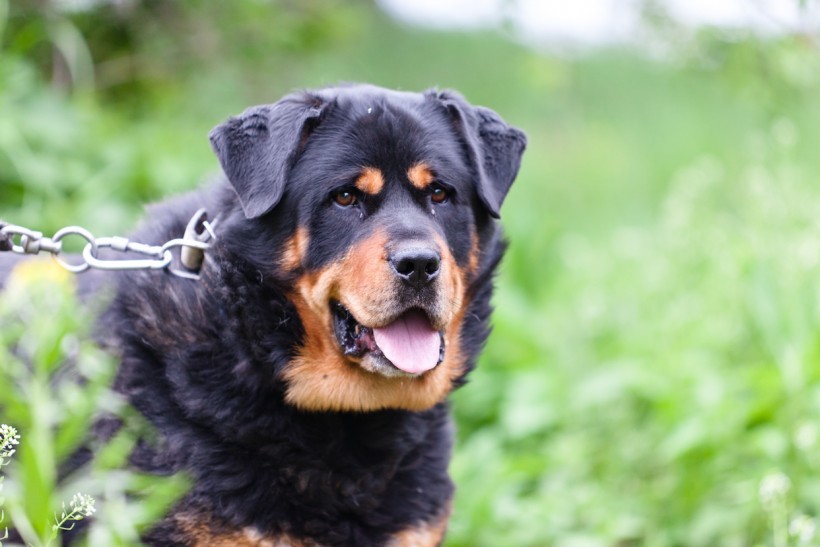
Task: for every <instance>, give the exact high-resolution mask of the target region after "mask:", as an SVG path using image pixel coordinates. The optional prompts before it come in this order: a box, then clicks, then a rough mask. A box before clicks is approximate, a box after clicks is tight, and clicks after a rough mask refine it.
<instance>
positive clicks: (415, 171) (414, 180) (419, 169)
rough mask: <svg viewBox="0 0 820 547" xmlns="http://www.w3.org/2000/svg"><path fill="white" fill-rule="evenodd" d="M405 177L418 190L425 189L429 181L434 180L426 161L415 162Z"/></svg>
mask: <svg viewBox="0 0 820 547" xmlns="http://www.w3.org/2000/svg"><path fill="white" fill-rule="evenodd" d="M407 178H408V179H409V180H410V184H412V185H413V186H415V187H416V188H418V189H419V190H426V189H427V187H428V186H430V183H431V182H433V181H434V180H436V177H435V176H434V175H433V172H432V171H431V170H430V168H429V167H428V166H427V164H426V163H417V164H416V165H414V166H413V167H411V168H410V169H408V170H407Z"/></svg>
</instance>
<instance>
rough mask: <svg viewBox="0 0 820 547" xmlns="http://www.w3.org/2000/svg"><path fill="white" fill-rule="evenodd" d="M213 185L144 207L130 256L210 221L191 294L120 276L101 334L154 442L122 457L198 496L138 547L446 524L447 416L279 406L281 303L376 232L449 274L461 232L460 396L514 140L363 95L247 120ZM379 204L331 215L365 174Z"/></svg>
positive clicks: (297, 98) (455, 102)
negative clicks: (305, 278) (417, 245)
mask: <svg viewBox="0 0 820 547" xmlns="http://www.w3.org/2000/svg"><path fill="white" fill-rule="evenodd" d="M211 140H212V143H213V146H214V149H215V152H216V154H217V156H218V157H219V160H220V163H221V164H222V167H223V169H224V171H225V173H226V175H227V181H229V182H230V184H227V183H226V182H224V181H219V182H217V183H215V184H214V185H213V186H212V187H210V188H208V189H206V190H204V191H200V192H197V193H194V194H190V195H186V196H183V197H181V198H177V199H175V200H171V201H169V202H166V203H163V204H161V205H159V206H155V207H154V208H153V209H152V210H151V211H150V215H149V219H148V220H147V221H146V223H145V224H144V225H143V227H141V228H140V229H139V230H138V233H137V234H136V235H135V236H134V239H135V240H140V241H146V242H153V243H161V242H164V241H166V240H168V239H170V238H173V237H178V236H179V235H180V234H181V233H182V231H183V230H184V227H185V223H186V221H187V220H188V218H190V216H191V215H192V214H193V212H194V211H195V210H196V209H198V208H200V207H205V208H206V209H207V211H208V213H209V216H210V217H211V218H214V217H217V216H218V217H219V221H218V225H217V234H218V239H217V241H216V243H215V245H214V247H213V248H212V250H210V251H209V252H208V254H207V258H206V261H205V264H204V266H203V270H202V280H201V281H198V282H196V281H189V280H184V279H179V278H175V277H172V276H169V275H159V274H157V273H155V272H133V273H129V274H125V275H123V278H122V280H121V282H120V283H119V288H118V291H117V295H116V298H115V300H114V302H113V304H112V305H111V307H110V309H109V310H108V311H107V313H106V314H105V316H104V318H103V324H104V325H105V329H104V330H105V332H108V333H112V334H111V335H109V337H108V339H107V340H106V342H107V344H108V345H109V346H110V347H111V348H112V349H113V350H114V351H116V352H118V353H119V355H120V357H121V363H122V364H121V368H120V371H119V375H118V377H117V381H116V388H117V389H118V390H119V391H121V392H122V393H124V394H126V395H127V396H128V398H129V399H130V401H131V402H132V404H133V405H134V406H135V407H136V408H137V409H138V410H139V411H140V412H141V413H142V414H144V415H145V416H146V417H147V418H148V419H149V420H150V421H151V422H152V423H153V424H154V425H155V426H156V428H157V429H158V431H159V433H160V438H161V440H160V442H159V443H158V444H156V445H153V446H150V445H148V444H147V443H143V444H142V445H141V446H140V449H139V450H138V451H137V452H136V453H135V454H134V455H133V461H134V462H135V464H137V465H138V466H139V467H142V468H144V469H147V470H150V471H151V472H155V473H172V472H176V471H185V472H187V473H189V474H190V475H191V476H192V478H193V480H194V486H193V489H192V490H191V492H190V493H189V494H188V495H187V496H186V497H185V499H184V500H182V501H181V502H180V504H178V506H177V507H176V508H175V509H174V513H173V514H172V515H170V516H169V517H168V518H167V519H166V520H165V521H163V522H162V523H160V524H159V525H158V526H157V527H155V528H154V529H153V530H152V531H150V532H149V533H148V534H147V536H146V538H145V541H146V542H147V543H149V544H152V545H189V544H192V542H193V540H192V539H190V535H189V534H188V532H186V531H185V530H184V529H182V528H181V527H180V525H179V522H178V520H175V518H174V515H180V514H197V515H203V516H205V517H204V518H207V519H208V526H209V527H210V528H211V529H212V530H220V529H224V530H239V529H243V528H246V527H253V528H254V529H256V530H257V531H258V532H259V533H261V534H263V535H270V536H277V535H282V534H287V535H288V536H289V537H293V538H298V539H300V540H304V541H308V542H315V543H318V544H320V545H357V546H367V545H384V544H386V543H387V542H388V541H389V539H390V538H391V537H392V536H393V535H394V534H396V533H398V532H400V531H402V530H406V529H408V528H412V527H414V526H418V525H421V524H424V523H429V522H433V521H434V520H435V519H437V518H441V516H442V515H443V514H444V513H446V511H447V504H448V503H449V500H450V498H451V496H452V492H453V485H452V484H451V481H450V479H449V478H448V475H447V465H448V461H449V457H450V450H451V444H452V426H451V424H450V418H449V412H448V409H447V404H446V402H444V401H441V402H439V403H438V404H436V405H435V406H433V407H432V408H429V409H428V410H424V411H419V412H413V411H407V410H400V409H390V408H387V409H383V410H378V411H373V412H309V411H302V410H299V409H297V408H295V407H294V406H291V405H289V404H287V403H286V402H285V401H284V395H285V392H286V389H287V385H286V384H285V383H284V382H283V381H282V379H281V374H282V373H283V372H284V371H285V370H287V368H288V367H289V366H290V365H291V362H292V360H293V358H294V356H295V355H296V353H297V352H298V351H299V348H300V346H301V345H302V344H303V343H304V337H305V330H304V326H303V325H302V323H301V322H300V319H299V315H298V314H297V313H296V310H295V309H294V304H293V302H292V301H291V299H290V298H289V294H291V292H292V290H293V283H294V281H295V279H296V278H297V277H298V276H299V275H301V274H303V273H304V272H310V271H312V270H315V269H318V268H321V267H323V266H326V265H327V264H330V263H333V262H334V261H336V260H338V259H339V257H341V256H342V255H343V254H344V253H345V252H346V250H347V249H349V248H350V247H351V246H353V245H355V244H356V242H357V241H359V240H361V238H363V237H365V236H366V235H367V234H368V233H371V232H372V231H373V230H374V229H375V228H376V227H380V228H383V229H385V230H387V231H388V232H389V233H390V234H391V236H394V237H404V236H403V234H404V235H406V234H407V233H410V235H411V236H412V237H422V236H429V235H430V234H439V235H442V236H443V237H444V239H445V241H446V243H447V245H448V247H449V249H450V251H451V252H452V255H453V257H454V258H455V261H456V262H457V263H458V264H459V265H462V266H463V265H465V264H467V263H468V261H469V254H470V246H471V238H470V233H471V232H470V230H468V228H470V227H472V228H471V229H473V231H474V233H475V234H476V235H477V239H478V244H479V249H480V255H479V261H478V268H477V271H476V272H475V274H474V275H473V276H472V277H471V279H470V283H469V287H468V288H467V291H468V293H469V301H470V304H469V309H468V310H467V312H466V314H465V319H464V324H463V327H462V331H461V343H462V346H463V348H464V352H465V354H466V355H465V367H464V370H463V374H461V376H460V377H459V378H458V379H457V380H456V382H455V385H460V384H461V383H463V381H464V378H465V376H466V374H467V372H468V371H469V370H470V369H472V368H473V366H474V364H475V359H476V358H477V356H478V353H479V352H480V350H481V348H482V346H483V344H484V342H485V340H486V338H487V335H488V332H489V327H488V320H489V316H490V311H491V309H490V302H489V300H490V296H491V292H492V284H491V283H492V276H493V272H494V270H495V267H496V265H497V264H498V262H499V260H500V258H501V255H502V253H503V250H504V243H503V240H502V237H501V234H500V230H499V228H498V226H497V224H496V222H495V221H494V220H493V218H492V217H497V216H498V213H499V208H500V205H501V202H502V201H503V198H504V195H505V194H506V192H507V190H508V189H509V186H510V184H511V183H512V180H513V178H514V177H515V175H516V172H517V170H518V165H519V161H520V156H521V153H522V152H523V149H524V145H525V139H524V136H523V134H522V133H521V132H519V131H517V130H515V129H512V128H510V127H509V126H507V125H506V124H505V123H504V122H502V121H501V120H500V118H498V116H497V115H496V114H495V113H493V112H491V111H489V110H486V109H482V108H476V107H472V106H470V105H469V104H467V103H466V102H465V101H464V100H463V99H462V98H461V97H460V96H458V95H456V94H452V93H438V92H435V91H431V92H427V93H425V94H410V93H397V92H390V91H386V90H383V89H380V88H375V87H371V86H348V87H339V88H330V89H322V90H318V91H314V92H309V93H298V94H294V95H292V96H289V97H287V98H285V99H283V100H282V101H280V102H279V103H276V104H275V105H269V106H261V107H254V108H252V109H249V110H247V111H246V112H245V113H243V114H242V115H241V116H239V117H237V118H232V119H230V120H229V121H228V122H226V123H225V124H223V125H221V126H219V127H217V128H216V129H214V131H213V132H212V133H211ZM418 161H424V162H426V163H428V164H430V165H432V166H434V168H435V170H436V175H437V177H438V178H439V180H440V183H441V184H442V185H444V186H445V187H446V188H447V189H448V190H450V192H451V199H450V201H448V202H446V203H445V204H443V205H442V206H437V207H438V208H437V209H436V210H435V212H434V216H431V215H430V213H429V211H428V210H427V209H428V206H429V201H427V200H428V198H427V197H426V196H425V195H424V193H423V192H421V191H417V190H415V189H413V188H409V187H408V186H407V185H400V184H399V183H398V182H395V183H394V182H392V181H398V180H400V179H402V177H404V174H403V173H404V172H405V170H406V168H407V167H406V166H407V165H410V164H413V163H414V162H418ZM366 165H374V166H378V167H379V168H380V169H381V171H382V172H383V173H384V176H385V179H386V180H388V182H389V184H387V185H386V188H385V190H384V192H382V193H381V194H379V195H378V196H368V197H362V199H361V203H360V204H359V206H358V207H356V208H352V209H342V208H340V207H338V206H335V205H334V204H333V203H331V202H330V199H329V196H331V195H332V193H333V192H334V190H336V189H338V188H340V187H345V186H346V185H349V181H350V180H351V178H353V177H355V176H356V174H357V172H358V170H360V168H361V167H362V166H366ZM299 226H303V227H306V228H307V231H308V232H309V233H310V235H311V237H310V241H309V245H308V248H307V252H306V256H305V257H304V267H303V268H302V269H300V270H299V271H297V272H293V271H282V270H281V268H279V267H277V264H278V261H279V260H280V258H281V253H282V249H283V246H284V245H285V244H286V241H287V239H288V237H290V236H291V235H292V234H293V233H294V231H295V230H296V228H297V227H299Z"/></svg>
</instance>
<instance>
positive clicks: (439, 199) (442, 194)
mask: <svg viewBox="0 0 820 547" xmlns="http://www.w3.org/2000/svg"><path fill="white" fill-rule="evenodd" d="M449 198H450V192H448V191H447V189H446V188H444V187H443V186H442V185H440V184H432V185H430V199H431V200H432V201H433V203H444V202H445V201H447V200H448V199H449Z"/></svg>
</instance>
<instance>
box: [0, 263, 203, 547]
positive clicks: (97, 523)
mask: <svg viewBox="0 0 820 547" xmlns="http://www.w3.org/2000/svg"><path fill="white" fill-rule="evenodd" d="M8 281H9V283H8V285H7V286H6V288H5V291H4V292H3V293H0V294H2V299H0V325H2V326H3V328H0V387H2V391H0V421H2V422H3V423H8V424H14V427H16V428H17V429H18V431H19V432H20V436H21V439H20V443H19V445H18V446H17V447H16V448H17V449H18V450H17V453H16V454H14V456H13V458H12V462H11V465H10V466H8V467H5V468H4V469H3V471H4V474H7V475H8V480H7V481H4V487H5V488H4V495H5V499H4V503H3V509H4V510H5V515H7V516H8V518H7V519H6V520H5V522H3V523H2V525H3V526H4V527H5V526H9V527H11V528H13V529H15V530H16V531H17V532H18V533H19V534H20V536H21V537H22V539H23V540H24V541H25V543H26V545H30V546H33V547H39V546H43V545H51V546H54V545H59V537H57V538H56V541H55V540H53V538H54V536H55V534H56V532H57V531H56V530H54V526H55V524H56V523H57V520H56V517H55V514H56V515H59V514H60V512H61V511H66V508H67V507H68V505H69V500H71V499H72V497H73V495H74V494H76V493H77V492H81V493H83V494H85V495H91V496H93V497H94V498H96V499H97V500H98V501H99V503H98V504H97V512H96V514H95V516H94V519H93V521H92V522H91V525H90V527H89V528H90V530H89V531H88V544H89V545H110V546H128V545H135V544H137V543H139V533H140V531H141V529H142V528H143V527H144V526H145V525H147V524H150V523H151V522H153V521H154V520H156V519H157V518H158V517H160V516H161V515H162V514H163V513H164V512H165V511H166V510H167V509H168V507H169V506H170V504H172V503H173V502H174V500H176V499H177V498H178V497H179V496H180V495H181V494H182V493H183V492H184V491H185V489H186V488H187V483H186V481H185V480H184V478H183V477H182V476H178V477H173V478H157V477H152V476H146V475H140V474H136V473H133V472H129V471H126V470H125V469H126V467H127V465H126V464H127V459H128V455H129V454H130V453H131V450H132V449H133V446H134V443H135V442H136V439H137V438H138V437H139V436H145V435H149V436H150V434H151V432H150V431H149V430H148V429H147V425H145V424H144V423H143V422H142V420H141V419H140V418H139V417H138V416H137V415H135V412H134V411H133V410H130V409H129V408H128V407H126V406H125V405H124V403H123V401H121V400H120V399H119V397H118V396H116V395H115V394H113V393H111V392H110V391H109V390H108V386H109V385H110V384H111V381H112V379H113V375H114V372H115V371H116V367H115V365H114V363H113V359H112V358H111V357H110V356H108V355H106V354H104V353H103V351H102V350H101V349H99V348H97V347H96V346H95V345H94V344H93V342H92V340H91V336H90V334H89V330H90V326H91V325H92V322H93V315H92V314H91V313H90V311H89V310H88V309H86V308H83V307H81V306H80V304H79V302H78V301H77V299H76V298H75V296H74V292H73V291H74V289H73V284H72V283H71V281H73V280H71V279H69V275H68V274H67V273H66V272H64V271H62V270H61V269H59V268H58V267H57V266H56V265H54V264H53V263H51V261H49V260H46V261H43V260H37V261H34V262H31V263H27V264H25V265H23V266H21V267H20V268H18V269H16V270H15V271H14V274H13V275H12V277H11V278H10V279H9V280H8ZM102 417H107V419H108V420H111V419H113V418H114V417H117V418H118V419H120V420H122V421H123V423H124V424H125V425H123V426H122V427H121V428H119V430H118V431H116V433H114V432H112V433H111V438H110V439H105V440H104V439H97V440H91V439H90V438H89V432H90V429H91V427H92V424H93V423H94V422H95V421H96V420H98V419H100V418H102ZM81 448H85V449H91V450H93V451H94V452H95V453H96V454H97V455H98V457H97V458H96V459H95V460H94V461H93V462H91V463H83V464H80V462H79V461H78V463H76V464H71V466H70V467H66V462H68V461H69V460H70V459H71V458H73V457H74V455H76V454H77V453H78V450H80V449H81ZM75 461H77V460H75ZM61 470H62V471H61ZM61 475H62V477H61ZM58 479H59V480H58ZM75 525H76V524H71V523H68V524H67V525H66V526H64V527H63V529H64V530H65V529H70V528H72V527H73V526H75Z"/></svg>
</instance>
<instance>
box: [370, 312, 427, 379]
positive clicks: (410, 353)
mask: <svg viewBox="0 0 820 547" xmlns="http://www.w3.org/2000/svg"><path fill="white" fill-rule="evenodd" d="M373 336H374V337H375V339H376V344H377V345H378V346H379V349H381V350H382V353H384V356H385V357H387V358H388V359H390V362H391V363H393V364H394V365H395V366H396V368H399V369H401V370H403V371H404V372H409V373H410V374H420V373H422V372H424V371H426V370H430V369H431V368H433V367H435V366H436V365H437V364H438V358H439V352H440V351H441V337H440V336H439V333H438V331H436V330H433V327H432V326H431V325H430V322H429V321H428V320H427V317H426V316H425V315H424V314H423V313H422V312H420V311H415V310H412V311H409V312H407V313H405V314H404V315H402V316H401V317H399V318H398V319H396V320H395V321H393V322H392V323H390V324H389V325H387V326H386V327H382V328H374V329H373Z"/></svg>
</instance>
